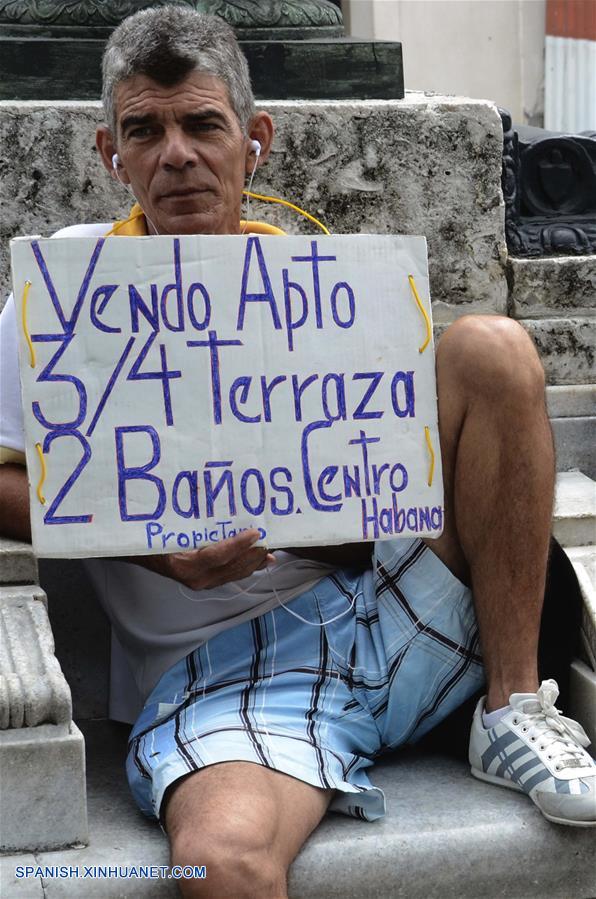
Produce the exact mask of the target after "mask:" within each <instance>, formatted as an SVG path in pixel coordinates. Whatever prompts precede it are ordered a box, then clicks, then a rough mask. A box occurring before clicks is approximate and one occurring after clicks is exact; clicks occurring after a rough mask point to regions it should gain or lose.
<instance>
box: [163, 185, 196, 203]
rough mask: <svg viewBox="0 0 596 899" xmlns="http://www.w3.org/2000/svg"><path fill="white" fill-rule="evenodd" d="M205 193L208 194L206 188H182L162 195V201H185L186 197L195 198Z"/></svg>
mask: <svg viewBox="0 0 596 899" xmlns="http://www.w3.org/2000/svg"><path fill="white" fill-rule="evenodd" d="M203 193H206V190H205V189H204V188H199V187H181V188H179V189H177V190H169V191H168V192H167V193H165V194H162V195H161V197H162V200H171V199H183V198H184V197H194V196H198V195H199V194H203Z"/></svg>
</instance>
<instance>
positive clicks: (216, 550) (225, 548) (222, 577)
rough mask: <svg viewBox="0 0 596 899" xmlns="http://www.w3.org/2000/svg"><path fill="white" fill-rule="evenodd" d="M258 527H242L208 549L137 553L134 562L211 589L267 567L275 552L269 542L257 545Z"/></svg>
mask: <svg viewBox="0 0 596 899" xmlns="http://www.w3.org/2000/svg"><path fill="white" fill-rule="evenodd" d="M258 540H259V532H258V530H256V529H251V530H247V531H242V532H241V533H240V534H236V535H235V536H234V537H227V538H226V539H225V540H220V541H219V542H218V543H215V544H213V545H211V546H207V547H205V548H204V549H195V550H192V551H191V552H185V553H169V554H167V555H151V556H133V557H129V558H128V559H127V560H126V561H129V562H134V563H136V564H138V565H142V566H143V567H144V568H148V569H149V570H150V571H154V572H156V573H157V574H161V575H163V576H164V577H169V578H171V579H172V580H174V581H177V582H178V583H179V584H182V585H183V586H184V587H188V588H189V589H190V590H209V589H211V588H213V587H221V586H222V585H223V584H229V583H231V582H232V581H240V580H242V579H243V578H245V577H248V576H249V575H251V574H253V573H254V572H255V571H257V570H260V569H262V568H265V567H266V566H267V564H268V562H271V561H273V558H274V557H273V556H272V555H271V554H270V553H269V552H268V550H267V547H266V546H255V543H256V542H257V541H258Z"/></svg>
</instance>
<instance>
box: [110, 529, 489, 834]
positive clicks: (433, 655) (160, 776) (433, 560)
mask: <svg viewBox="0 0 596 899" xmlns="http://www.w3.org/2000/svg"><path fill="white" fill-rule="evenodd" d="M376 553H377V557H376V560H375V566H374V569H369V570H367V571H365V572H364V573H362V572H358V573H356V572H350V571H346V570H342V571H337V572H335V573H334V574H332V575H330V576H329V577H326V578H325V579H324V580H322V581H320V582H319V583H318V584H316V586H315V587H314V588H313V589H311V590H309V591H307V592H306V593H303V594H302V595H301V596H299V597H297V598H295V599H293V600H292V601H291V602H289V603H288V604H287V605H288V607H289V608H290V609H291V610H292V611H293V612H295V613H296V614H297V615H299V616H301V617H302V618H305V619H307V620H308V621H310V622H312V623H314V624H317V625H321V624H322V623H324V622H325V624H324V626H317V627H313V626H312V625H311V624H305V623H303V622H301V621H299V620H297V618H296V617H295V616H293V615H291V614H290V613H289V612H288V611H287V609H286V608H283V607H281V606H280V607H279V608H274V609H273V610H272V611H270V612H267V613H266V614H264V615H261V616H259V617H257V618H253V619H252V620H250V621H247V622H244V623H242V624H239V625H237V626H236V627H234V628H231V629H230V630H226V631H224V632H222V633H220V634H218V635H216V636H215V637H213V638H212V639H210V640H208V641H207V642H206V643H204V644H203V645H202V646H200V647H199V648H198V649H196V650H195V651H194V652H192V653H190V654H189V655H188V656H187V657H186V658H185V659H182V660H181V661H180V662H178V663H177V664H176V665H174V666H173V667H172V668H171V669H170V670H169V671H167V672H166V673H165V674H164V675H163V676H162V678H161V680H160V681H159V683H158V684H157V686H156V687H155V689H154V690H153V692H152V694H151V695H150V697H149V698H148V700H147V703H146V705H145V708H144V710H143V712H142V713H141V715H140V717H139V719H138V721H137V722H136V724H135V726H134V728H133V731H132V734H131V739H130V744H129V752H128V757H127V774H128V779H129V783H130V787H131V789H132V792H133V795H134V797H135V799H136V801H137V803H138V805H139V807H140V808H141V810H142V811H143V812H144V813H145V814H146V815H149V816H151V817H153V816H155V817H159V813H160V807H161V802H162V799H163V796H164V793H165V791H166V789H167V788H168V787H169V786H170V785H171V784H173V783H174V782H175V781H176V780H178V778H180V777H184V776H185V775H187V774H189V773H190V772H193V771H197V770H199V769H200V768H202V767H204V766H206V765H212V764H215V763H217V762H223V761H246V762H255V763H256V764H258V765H264V766H265V767H267V768H273V769H275V770H277V771H282V772H284V773H285V774H289V775H291V776H293V777H296V778H298V779H299V780H302V781H306V783H309V784H313V785H314V786H317V787H324V788H332V789H334V790H336V791H337V792H336V793H335V794H334V798H333V799H332V802H331V805H330V806H329V808H330V809H331V810H333V811H339V812H343V813H345V814H348V815H353V816H354V817H358V818H363V819H364V820H367V821H373V820H375V819H376V818H379V817H381V816H382V815H383V814H384V813H385V798H384V795H383V793H382V791H381V790H380V789H378V787H374V786H373V785H372V784H371V783H370V781H369V779H368V776H367V774H366V770H365V769H366V768H369V767H370V766H371V765H372V764H373V761H374V759H375V758H377V757H378V756H379V755H380V754H381V753H383V752H386V751H388V750H391V749H394V748H396V747H398V746H401V745H402V744H405V743H413V742H415V741H416V740H418V739H419V738H420V737H422V736H423V735H424V734H425V733H426V732H427V731H429V730H430V729H431V728H432V727H434V726H435V725H436V724H438V723H439V722H440V721H441V720H442V719H443V718H445V717H446V716H447V715H448V714H449V713H450V712H452V711H453V710H454V709H455V708H457V706H459V705H460V704H461V703H462V702H464V701H465V700H466V699H467V698H468V697H470V696H471V695H472V694H473V693H474V692H476V691H477V690H478V689H479V688H480V687H481V686H482V684H483V682H484V670H483V667H482V659H481V657H480V655H479V649H478V633H477V626H476V619H475V615H474V610H473V606H472V597H471V593H470V591H469V589H467V588H466V587H465V586H463V584H461V583H460V581H458V580H457V579H456V578H455V577H454V576H453V575H452V574H451V572H450V571H449V570H448V569H447V568H446V567H445V566H444V565H443V563H442V562H441V561H440V560H439V559H438V557H437V556H436V555H435V554H434V553H433V552H432V551H431V550H430V549H428V547H426V546H425V544H424V543H423V542H422V541H421V540H401V539H400V540H396V541H387V542H382V543H378V544H377V547H376ZM351 605H352V606H353V608H350V606H351ZM346 611H347V614H343V615H342V613H346ZM337 616H341V617H337ZM331 619H335V620H331Z"/></svg>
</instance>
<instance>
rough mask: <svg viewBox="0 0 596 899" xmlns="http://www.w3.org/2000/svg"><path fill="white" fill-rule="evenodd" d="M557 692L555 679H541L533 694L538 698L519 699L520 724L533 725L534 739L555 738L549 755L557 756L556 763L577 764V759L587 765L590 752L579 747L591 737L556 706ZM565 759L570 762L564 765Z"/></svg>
mask: <svg viewBox="0 0 596 899" xmlns="http://www.w3.org/2000/svg"><path fill="white" fill-rule="evenodd" d="M558 695H559V689H558V687H557V684H556V682H555V681H553V680H547V681H543V682H542V684H541V686H540V688H539V689H538V693H537V694H536V696H537V700H538V701H536V700H533V699H532V700H526V701H525V702H522V703H521V706H520V708H519V710H518V714H519V721H520V724H526V725H529V726H530V727H532V730H533V732H534V734H535V737H536V739H544V738H546V739H549V738H550V739H553V740H554V742H553V743H552V744H551V745H550V746H549V747H548V748H549V753H550V754H549V758H555V757H556V756H558V757H559V764H558V766H557V767H559V766H560V767H576V766H577V762H583V763H584V765H589V764H590V759H589V756H588V755H587V753H585V752H584V751H583V749H581V748H580V747H582V746H584V747H585V746H588V745H589V743H590V740H589V738H588V736H587V735H586V732H585V731H584V729H583V727H582V726H581V724H578V722H577V721H573V720H572V719H571V718H565V716H564V715H562V714H561V712H560V711H559V709H557V708H555V701H556V699H557V697H558ZM578 744H579V745H578ZM562 756H564V757H565V758H562ZM567 762H571V763H572V764H569V765H567V764H566V763H567Z"/></svg>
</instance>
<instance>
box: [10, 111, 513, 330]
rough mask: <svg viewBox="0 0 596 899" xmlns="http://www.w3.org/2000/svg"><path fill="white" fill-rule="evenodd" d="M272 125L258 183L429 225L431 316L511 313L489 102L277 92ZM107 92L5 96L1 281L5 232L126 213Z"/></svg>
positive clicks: (290, 217) (378, 220)
mask: <svg viewBox="0 0 596 899" xmlns="http://www.w3.org/2000/svg"><path fill="white" fill-rule="evenodd" d="M267 108H268V109H269V110H270V111H271V112H272V115H273V117H274V120H275V123H276V126H277V136H276V141H275V147H274V151H273V154H272V157H271V159H270V161H269V163H268V164H267V166H266V167H264V168H263V169H260V170H259V172H258V175H257V177H256V178H255V182H254V189H255V190H256V191H257V192H263V193H272V194H274V195H277V196H281V197H285V198H286V199H289V200H291V201H293V202H295V203H298V205H301V206H303V207H304V208H306V209H307V210H309V211H310V212H312V213H313V214H314V215H316V216H317V217H320V218H321V219H322V220H323V221H324V222H325V223H326V224H327V225H328V227H329V228H330V229H331V230H332V231H335V232H339V233H349V232H369V233H370V232H380V233H387V232H398V233H404V234H426V236H427V239H428V244H429V255H430V260H431V285H432V295H433V299H434V301H435V319H436V320H437V321H438V322H446V321H451V320H452V319H453V317H454V316H456V315H457V314H458V313H459V312H460V311H462V310H465V309H467V308H470V307H472V306H473V308H474V310H475V311H480V310H486V311H491V312H502V311H505V308H506V303H507V283H506V278H505V268H504V265H505V241H504V228H503V206H502V198H501V192H500V171H501V141H502V131H501V122H500V119H499V116H498V114H497V111H496V108H495V107H494V106H493V105H492V104H491V103H488V102H485V101H476V100H463V99H456V98H444V97H435V96H431V97H426V96H424V94H409V95H408V96H407V98H406V99H405V100H395V101H378V100H377V101H374V100H372V101H362V102H358V103H352V102H341V101H338V102H308V103H307V102H300V101H293V102H292V101H285V102H271V103H269V104H267ZM100 121H101V107H100V104H99V103H85V102H61V103H59V102H52V103H39V102H29V103H25V102H21V103H18V104H16V103H9V102H2V103H0V196H1V197H2V225H1V231H0V244H1V250H0V287H1V288H3V290H2V292H3V293H4V292H5V290H6V285H7V284H8V265H9V257H8V253H9V251H8V240H9V238H11V237H13V236H14V235H17V234H32V233H39V234H42V235H49V234H51V233H52V232H53V231H55V230H57V229H58V228H61V227H64V226H65V225H69V224H74V223H76V222H81V221H110V220H111V219H112V218H113V217H115V216H118V215H124V214H125V213H126V210H127V209H128V207H129V205H130V204H129V202H128V196H127V194H126V193H125V191H124V190H123V189H122V187H120V186H119V185H118V184H115V183H114V181H113V180H112V179H111V178H110V177H109V176H108V174H107V173H106V172H105V170H104V169H103V166H102V165H101V163H100V162H99V160H98V158H97V152H96V150H95V148H94V134H95V126H96V124H97V123H98V122H100ZM252 214H253V215H254V217H260V218H263V219H265V220H267V221H269V222H272V223H274V224H280V225H281V226H282V227H284V228H286V229H287V230H289V231H294V232H307V233H308V232H310V231H312V228H313V226H312V225H311V224H309V223H308V222H307V221H306V220H304V219H302V218H301V217H299V216H296V215H295V214H294V213H292V212H289V211H288V210H286V209H282V208H281V207H273V206H271V205H267V206H263V204H254V205H253V210H252Z"/></svg>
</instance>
